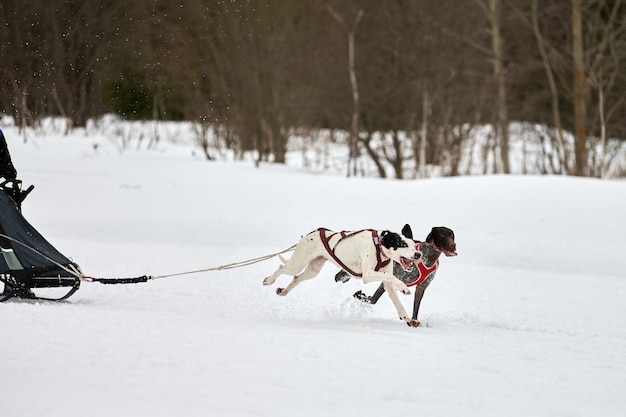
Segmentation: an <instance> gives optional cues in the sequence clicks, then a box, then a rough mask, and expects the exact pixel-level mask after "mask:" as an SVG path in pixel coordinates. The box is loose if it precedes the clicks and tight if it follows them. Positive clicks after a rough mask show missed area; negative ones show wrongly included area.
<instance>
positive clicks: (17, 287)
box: [0, 180, 80, 302]
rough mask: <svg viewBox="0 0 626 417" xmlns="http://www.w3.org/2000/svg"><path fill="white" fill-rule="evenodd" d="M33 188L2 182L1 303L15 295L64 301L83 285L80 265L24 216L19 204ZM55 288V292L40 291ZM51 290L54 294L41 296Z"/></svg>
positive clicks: (14, 181)
mask: <svg viewBox="0 0 626 417" xmlns="http://www.w3.org/2000/svg"><path fill="white" fill-rule="evenodd" d="M33 188H34V187H33V186H32V185H31V186H30V187H29V188H28V189H27V190H25V191H23V190H22V182H21V181H19V180H8V181H5V182H3V183H2V184H0V302H2V301H6V300H8V299H9V298H12V297H19V298H29V299H40V300H64V299H66V298H68V297H69V296H71V295H72V294H74V293H75V292H76V291H77V290H78V288H79V287H80V268H79V266H78V265H76V264H75V263H73V262H72V261H70V260H69V259H68V258H66V257H65V256H64V255H62V254H61V253H60V252H59V251H58V250H56V249H55V248H54V247H53V246H52V245H51V244H50V243H49V242H48V241H47V240H46V239H44V237H43V236H42V235H41V234H40V233H39V232H38V231H37V230H36V229H35V228H34V227H33V226H31V225H30V223H28V222H27V221H26V219H24V217H23V216H22V213H21V210H20V207H21V203H22V201H24V199H25V198H26V196H27V195H28V193H30V191H32V189H33ZM42 288H54V289H58V290H55V291H38V290H39V289H42ZM44 292H45V293H52V295H51V296H44V295H38V294H41V293H44Z"/></svg>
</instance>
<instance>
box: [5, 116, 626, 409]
mask: <svg viewBox="0 0 626 417" xmlns="http://www.w3.org/2000/svg"><path fill="white" fill-rule="evenodd" d="M3 130H4V132H5V135H6V136H7V139H8V141H9V146H10V149H11V152H12V155H13V160H14V163H15V165H16V167H17V169H18V172H19V178H20V179H22V180H23V181H24V183H25V185H29V184H35V185H36V188H35V190H34V191H33V193H32V194H31V195H30V196H29V197H28V198H27V199H26V201H25V202H24V207H23V214H24V216H25V217H26V218H27V219H28V220H29V222H31V223H32V224H33V225H34V226H35V227H36V228H37V229H38V230H39V231H40V232H41V233H42V234H43V235H44V236H45V237H46V238H47V239H48V240H49V241H50V242H51V243H52V244H53V245H54V246H55V247H57V249H59V250H60V251H61V252H62V253H64V254H65V255H66V256H68V257H71V258H72V259H73V260H74V261H76V262H77V263H79V264H80V265H81V266H82V268H83V270H84V272H85V274H87V275H92V276H100V277H128V276H138V275H143V274H149V275H164V274H170V273H177V272H184V271H190V270H195V269H203V268H211V267H216V266H220V265H224V264H228V263H231V262H237V261H242V260H246V259H250V258H255V257H258V256H262V255H265V254H271V253H275V252H278V251H280V250H282V249H285V248H287V247H289V246H291V245H292V244H294V243H296V242H297V241H298V239H299V237H300V235H302V234H305V233H307V232H309V231H311V230H313V229H315V228H317V227H320V226H324V227H328V228H331V229H336V230H342V229H346V230H351V229H352V230H354V229H361V228H379V229H392V230H395V231H399V230H400V229H401V228H402V226H403V225H404V223H410V224H411V225H412V227H413V230H414V232H415V233H416V234H417V236H418V237H422V238H424V237H425V236H426V234H427V233H428V231H429V230H430V228H431V227H432V226H439V225H444V226H448V227H451V228H452V229H454V231H455V232H456V237H457V239H456V241H457V246H458V253H459V256H457V257H455V258H443V259H442V260H441V264H442V265H441V268H440V270H439V272H438V275H437V277H436V279H435V280H434V282H433V283H432V284H431V286H430V287H429V289H428V290H427V291H426V294H425V296H424V300H423V302H422V306H421V309H420V321H421V322H422V323H423V327H420V328H417V329H412V328H409V327H407V326H406V325H405V324H404V323H403V322H401V321H400V320H398V318H397V314H396V312H395V309H394V308H393V306H392V304H391V302H390V300H389V299H388V298H387V297H386V296H385V297H383V298H382V299H381V301H380V302H379V303H378V304H377V305H363V304H361V303H360V302H358V301H356V300H354V299H353V298H352V294H353V293H354V292H355V291H356V290H358V289H363V290H364V291H365V292H366V293H368V294H371V293H372V292H373V291H374V290H375V289H376V287H377V285H376V284H370V285H367V286H364V285H363V284H362V283H361V282H359V281H358V280H351V281H350V282H348V283H347V284H337V283H335V282H334V280H333V276H334V274H335V272H337V270H336V269H335V268H334V267H332V266H331V265H327V266H325V267H324V269H323V270H322V273H321V274H320V276H319V277H318V278H316V279H314V280H312V281H309V282H306V283H304V284H302V285H301V286H299V287H298V288H297V289H296V290H294V291H293V293H291V294H290V295H289V296H288V297H285V298H282V297H277V296H276V294H275V293H274V291H275V288H276V286H272V287H264V286H263V285H262V280H263V277H265V276H266V275H268V274H270V273H271V272H273V271H274V269H275V268H276V267H277V266H278V264H279V260H278V259H277V258H274V259H271V260H268V261H264V262H262V263H258V264H255V265H252V266H247V267H245V268H241V269H234V270H228V271H220V272H206V273H200V274H195V275H187V276H181V277H171V278H165V279H160V280H153V281H150V282H148V283H145V284H136V285H118V286H104V285H101V284H98V283H88V282H85V283H83V284H82V286H81V289H80V290H79V291H78V292H77V293H76V294H75V295H74V296H72V297H71V298H70V299H69V300H68V301H66V302H63V303H54V302H20V301H10V302H7V303H3V304H0V330H1V337H0V355H1V356H2V375H1V377H0V401H1V403H2V406H1V407H0V410H1V411H0V415H2V416H3V417H22V416H28V417H55V416H62V417H73V416H76V417H85V416H89V417H100V416H107V417H113V416H115V417H123V416H129V417H140V416H149V417H158V416H181V417H182V416H184V417H195V416H229V417H230V416H233V417H234V416H268V417H277V416H290V417H291V416H324V417H326V416H340V417H343V416H358V417H368V416H376V417H380V416H422V417H426V416H480V417H487V416H619V415H624V413H626V395H625V394H624V388H625V387H626V273H625V271H626V253H625V249H626V244H625V243H624V238H625V236H626V221H625V220H624V214H625V213H626V182H624V181H599V180H595V179H579V178H565V177H531V176H528V177H522V176H488V177H463V178H444V179H431V180H425V181H402V182H400V181H393V180H378V179H363V178H352V179H347V178H344V177H342V176H335V175H320V174H311V173H308V172H306V171H304V170H302V169H300V168H297V167H295V166H270V165H262V166H261V167H260V168H258V169H257V168H254V166H253V164H252V163H249V162H243V163H241V162H240V163H234V162H213V163H211V162H207V161H205V160H203V159H201V158H200V157H199V156H198V152H197V151H196V152H195V153H196V156H192V149H191V148H190V147H189V146H175V145H172V144H169V143H166V142H163V143H162V144H161V145H160V146H158V147H157V149H155V150H151V151H146V150H137V149H136V148H135V147H133V148H129V149H128V150H126V151H125V152H120V151H119V149H118V148H117V147H115V146H113V145H112V144H111V143H110V141H107V139H105V138H94V137H85V136H84V134H83V135H80V134H77V135H75V136H72V137H62V136H60V135H50V136H47V137H43V136H36V135H32V136H31V137H29V139H28V141H27V143H26V144H24V143H23V140H22V139H21V138H20V137H19V136H18V132H17V130H16V129H14V128H11V127H3ZM95 143H98V144H99V146H98V147H97V149H95V148H94V146H93V145H94V144H95ZM288 280H289V278H287V277H282V278H279V280H278V284H279V285H284V284H286V283H287V282H288ZM401 297H402V301H403V302H404V304H405V306H406V307H407V309H408V310H410V309H411V308H412V296H401Z"/></svg>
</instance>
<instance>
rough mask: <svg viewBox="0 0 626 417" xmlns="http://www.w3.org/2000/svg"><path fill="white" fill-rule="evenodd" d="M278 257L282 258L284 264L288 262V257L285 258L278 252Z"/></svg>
mask: <svg viewBox="0 0 626 417" xmlns="http://www.w3.org/2000/svg"><path fill="white" fill-rule="evenodd" d="M278 257H279V258H280V261H281V262H282V263H283V265H284V264H286V263H287V259H285V258H283V257H282V255H280V254H278Z"/></svg>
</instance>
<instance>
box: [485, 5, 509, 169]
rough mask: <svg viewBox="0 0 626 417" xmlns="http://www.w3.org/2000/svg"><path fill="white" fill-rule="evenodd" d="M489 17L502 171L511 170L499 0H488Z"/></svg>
mask: <svg viewBox="0 0 626 417" xmlns="http://www.w3.org/2000/svg"><path fill="white" fill-rule="evenodd" d="M489 12H490V17H491V47H492V49H493V75H494V77H495V79H496V83H497V89H498V99H497V106H498V110H497V123H498V127H497V131H498V132H499V135H498V138H499V139H500V159H501V164H502V171H503V172H504V173H505V174H509V173H510V172H511V168H510V166H509V112H508V108H507V104H506V75H505V73H504V65H503V60H504V58H503V52H502V51H503V47H502V34H501V31H500V0H489Z"/></svg>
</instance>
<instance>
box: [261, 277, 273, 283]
mask: <svg viewBox="0 0 626 417" xmlns="http://www.w3.org/2000/svg"><path fill="white" fill-rule="evenodd" d="M270 278H271V277H265V278H264V279H263V285H272V284H273V283H274V280H273V279H270Z"/></svg>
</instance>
